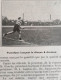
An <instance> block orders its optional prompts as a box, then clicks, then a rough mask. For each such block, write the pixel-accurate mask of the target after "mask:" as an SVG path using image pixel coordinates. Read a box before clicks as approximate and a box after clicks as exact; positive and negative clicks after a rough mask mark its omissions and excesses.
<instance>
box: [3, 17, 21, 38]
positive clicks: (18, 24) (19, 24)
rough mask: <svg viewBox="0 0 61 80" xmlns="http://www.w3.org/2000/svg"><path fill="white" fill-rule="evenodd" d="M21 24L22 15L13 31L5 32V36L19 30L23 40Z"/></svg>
mask: <svg viewBox="0 0 61 80" xmlns="http://www.w3.org/2000/svg"><path fill="white" fill-rule="evenodd" d="M21 24H22V20H21V17H19V18H18V20H17V21H16V23H15V25H14V28H13V31H10V32H8V33H5V34H3V37H5V36H6V35H9V34H13V33H15V32H16V31H17V32H18V33H19V40H21V27H20V26H21Z"/></svg>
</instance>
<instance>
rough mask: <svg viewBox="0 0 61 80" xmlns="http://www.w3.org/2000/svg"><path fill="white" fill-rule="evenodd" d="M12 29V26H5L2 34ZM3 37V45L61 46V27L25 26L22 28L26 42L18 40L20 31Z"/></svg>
mask: <svg viewBox="0 0 61 80" xmlns="http://www.w3.org/2000/svg"><path fill="white" fill-rule="evenodd" d="M9 31H12V27H3V28H2V34H3V33H7V32H9ZM7 37H9V38H13V39H15V40H10V39H5V38H3V37H2V46H16V47H17V46H48V45H49V46H51V45H52V46H57V45H58V46H59V45H61V27H25V28H24V29H23V30H22V39H23V40H24V41H25V42H20V41H18V33H17V32H16V33H14V34H10V35H8V36H7Z"/></svg>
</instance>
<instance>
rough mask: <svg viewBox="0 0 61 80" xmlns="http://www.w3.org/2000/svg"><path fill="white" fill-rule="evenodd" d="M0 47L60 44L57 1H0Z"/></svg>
mask: <svg viewBox="0 0 61 80" xmlns="http://www.w3.org/2000/svg"><path fill="white" fill-rule="evenodd" d="M1 9H2V11H1V14H2V15H1V19H2V25H1V26H2V46H10V47H17V46H18V47H21V46H59V45H61V1H60V0H2V1H1Z"/></svg>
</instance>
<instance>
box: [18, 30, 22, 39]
mask: <svg viewBox="0 0 61 80" xmlns="http://www.w3.org/2000/svg"><path fill="white" fill-rule="evenodd" d="M18 33H19V39H20V40H21V31H19V32H18Z"/></svg>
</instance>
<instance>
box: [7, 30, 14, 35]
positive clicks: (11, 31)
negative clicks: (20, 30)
mask: <svg viewBox="0 0 61 80" xmlns="http://www.w3.org/2000/svg"><path fill="white" fill-rule="evenodd" d="M12 33H14V31H10V32H8V33H6V34H7V35H8V34H12Z"/></svg>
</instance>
